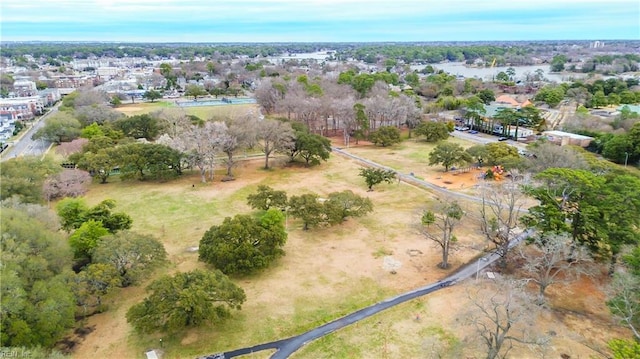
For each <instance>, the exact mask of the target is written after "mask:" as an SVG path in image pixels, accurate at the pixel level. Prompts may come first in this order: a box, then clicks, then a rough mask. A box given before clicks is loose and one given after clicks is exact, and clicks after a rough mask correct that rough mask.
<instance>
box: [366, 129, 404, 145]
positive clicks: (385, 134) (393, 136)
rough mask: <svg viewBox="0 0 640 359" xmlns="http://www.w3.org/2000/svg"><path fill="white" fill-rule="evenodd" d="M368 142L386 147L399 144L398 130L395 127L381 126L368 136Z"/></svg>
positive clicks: (400, 139)
mask: <svg viewBox="0 0 640 359" xmlns="http://www.w3.org/2000/svg"><path fill="white" fill-rule="evenodd" d="M369 141H371V143H373V144H374V145H380V146H382V147H387V146H391V145H394V144H396V143H400V142H401V141H402V138H401V137H400V130H399V129H398V128H397V127H395V126H382V127H379V128H378V129H377V130H375V131H373V132H371V133H370V134H369Z"/></svg>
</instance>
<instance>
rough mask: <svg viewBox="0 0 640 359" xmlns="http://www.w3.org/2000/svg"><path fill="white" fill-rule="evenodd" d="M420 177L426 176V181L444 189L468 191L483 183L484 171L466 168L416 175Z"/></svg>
mask: <svg viewBox="0 0 640 359" xmlns="http://www.w3.org/2000/svg"><path fill="white" fill-rule="evenodd" d="M416 175H418V176H421V175H422V176H424V177H425V180H426V181H428V182H431V183H433V184H436V185H438V186H440V187H442V188H446V189H450V190H456V191H459V190H467V189H470V188H475V186H476V185H478V182H480V181H482V178H483V175H484V171H483V169H482V168H475V167H473V168H464V169H454V170H450V171H449V172H440V173H437V172H436V173H432V172H425V173H416Z"/></svg>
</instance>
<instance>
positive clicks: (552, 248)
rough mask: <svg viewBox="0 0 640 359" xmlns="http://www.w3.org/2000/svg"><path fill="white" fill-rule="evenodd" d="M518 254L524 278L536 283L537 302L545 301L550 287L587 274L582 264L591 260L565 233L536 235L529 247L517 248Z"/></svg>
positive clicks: (585, 251) (584, 250)
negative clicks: (522, 260)
mask: <svg viewBox="0 0 640 359" xmlns="http://www.w3.org/2000/svg"><path fill="white" fill-rule="evenodd" d="M520 256H521V257H522V258H524V259H525V264H524V266H523V270H524V272H525V276H526V278H527V279H529V280H531V281H533V282H534V283H536V284H537V285H538V288H539V291H538V298H537V303H538V304H543V303H544V302H545V297H544V294H545V291H546V289H547V288H548V287H549V286H551V285H552V284H556V283H569V282H571V281H573V280H575V279H577V277H579V276H580V275H581V274H588V269H587V268H586V267H585V264H586V263H588V262H592V259H591V256H590V255H589V252H588V250H586V249H585V248H583V247H582V246H576V245H575V244H574V243H573V241H572V240H571V237H570V236H568V235H567V234H551V235H548V236H544V237H542V236H540V237H536V238H535V239H534V240H533V241H532V242H531V245H530V246H528V247H527V248H525V249H523V248H520Z"/></svg>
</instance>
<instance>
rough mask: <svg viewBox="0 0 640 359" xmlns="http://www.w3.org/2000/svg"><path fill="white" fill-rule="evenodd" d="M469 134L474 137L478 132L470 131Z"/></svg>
mask: <svg viewBox="0 0 640 359" xmlns="http://www.w3.org/2000/svg"><path fill="white" fill-rule="evenodd" d="M469 133H470V134H472V135H475V134H476V133H478V131H476V130H471V131H469Z"/></svg>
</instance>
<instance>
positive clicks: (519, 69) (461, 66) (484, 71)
mask: <svg viewBox="0 0 640 359" xmlns="http://www.w3.org/2000/svg"><path fill="white" fill-rule="evenodd" d="M425 66H426V65H412V66H411V69H412V70H418V71H420V70H422V69H424V68H425ZM431 66H433V68H434V69H438V70H443V71H444V72H448V73H450V74H452V75H456V76H462V77H465V78H467V77H471V78H474V77H475V78H479V79H482V80H489V81H491V80H493V77H494V76H496V75H497V74H498V73H500V72H507V69H508V68H509V67H513V69H514V70H516V75H515V80H516V81H517V80H523V81H524V80H526V79H527V75H528V76H534V75H535V74H536V71H537V70H542V72H543V76H544V77H545V79H546V80H547V81H552V82H567V81H572V80H575V79H579V78H584V77H586V76H587V74H583V73H563V74H559V73H549V67H550V65H549V64H541V65H527V66H495V67H469V66H467V65H465V63H464V62H443V63H439V64H432V65H431Z"/></svg>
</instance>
